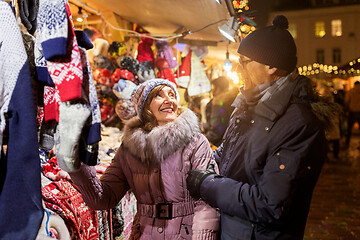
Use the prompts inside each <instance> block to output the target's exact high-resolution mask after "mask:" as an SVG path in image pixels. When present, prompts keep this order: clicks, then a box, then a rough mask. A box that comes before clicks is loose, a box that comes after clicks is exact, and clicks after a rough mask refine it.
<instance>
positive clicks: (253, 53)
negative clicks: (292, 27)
mask: <svg viewBox="0 0 360 240" xmlns="http://www.w3.org/2000/svg"><path fill="white" fill-rule="evenodd" d="M288 27H289V23H288V20H287V18H286V17H285V16H283V15H277V16H275V17H274V19H273V21H272V26H268V27H264V28H260V29H257V30H255V31H254V32H252V33H250V34H249V35H248V36H246V37H245V38H244V39H242V40H241V42H240V45H239V48H238V53H240V54H241V55H244V56H246V57H248V58H250V59H251V60H254V61H256V62H259V63H262V64H265V65H268V66H270V67H276V68H279V69H282V70H286V71H289V72H291V71H293V70H294V69H295V67H296V64H297V56H296V45H295V41H294V38H293V37H292V36H291V34H290V33H289V31H287V29H288Z"/></svg>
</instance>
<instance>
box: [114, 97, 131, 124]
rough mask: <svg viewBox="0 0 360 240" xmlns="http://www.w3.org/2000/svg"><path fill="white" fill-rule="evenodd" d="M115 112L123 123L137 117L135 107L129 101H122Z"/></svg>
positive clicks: (117, 104)
mask: <svg viewBox="0 0 360 240" xmlns="http://www.w3.org/2000/svg"><path fill="white" fill-rule="evenodd" d="M115 112H116V114H117V115H118V117H119V118H120V119H121V120H123V121H124V120H129V119H130V118H132V117H135V116H136V111H135V106H134V104H133V103H132V102H131V101H130V100H128V99H120V100H119V101H118V102H117V103H116V105H115Z"/></svg>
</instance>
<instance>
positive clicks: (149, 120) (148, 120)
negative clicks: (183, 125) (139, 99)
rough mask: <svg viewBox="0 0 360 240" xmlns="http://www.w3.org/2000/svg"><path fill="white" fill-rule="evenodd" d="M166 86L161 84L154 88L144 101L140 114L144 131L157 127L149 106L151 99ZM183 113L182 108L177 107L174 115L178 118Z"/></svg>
mask: <svg viewBox="0 0 360 240" xmlns="http://www.w3.org/2000/svg"><path fill="white" fill-rule="evenodd" d="M166 86H167V85H164V84H162V85H158V86H156V87H154V88H153V89H152V90H151V91H150V93H149V95H148V97H147V99H146V101H145V104H144V110H143V113H142V122H143V129H144V130H145V131H148V132H150V131H151V130H152V129H153V128H154V127H156V126H157V125H158V123H157V120H156V118H155V116H154V114H153V113H152V112H151V110H150V104H151V101H152V100H153V98H154V97H155V96H156V95H157V94H158V93H159V92H160V91H161V90H162V89H163V88H164V87H166ZM184 111H185V109H184V108H181V107H178V109H177V111H176V115H177V116H179V115H180V114H181V113H183V112H184Z"/></svg>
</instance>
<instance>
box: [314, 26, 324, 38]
mask: <svg viewBox="0 0 360 240" xmlns="http://www.w3.org/2000/svg"><path fill="white" fill-rule="evenodd" d="M325 34H326V32H325V23H324V22H316V23H315V37H317V38H322V37H323V36H325Z"/></svg>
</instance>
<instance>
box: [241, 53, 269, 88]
mask: <svg viewBox="0 0 360 240" xmlns="http://www.w3.org/2000/svg"><path fill="white" fill-rule="evenodd" d="M239 71H240V73H241V75H242V77H243V79H244V89H251V88H253V87H256V86H258V85H261V84H263V83H267V82H270V81H271V80H272V73H273V72H274V68H271V69H270V67H269V66H266V65H264V64H261V63H258V62H255V61H254V60H251V59H250V58H248V57H246V56H244V55H241V54H240V57H239Z"/></svg>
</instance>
